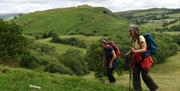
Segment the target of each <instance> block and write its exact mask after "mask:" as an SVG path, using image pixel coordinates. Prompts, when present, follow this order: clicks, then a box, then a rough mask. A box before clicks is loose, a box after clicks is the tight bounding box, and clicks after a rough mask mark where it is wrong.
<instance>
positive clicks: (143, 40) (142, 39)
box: [139, 35, 146, 43]
mask: <svg viewBox="0 0 180 91" xmlns="http://www.w3.org/2000/svg"><path fill="white" fill-rule="evenodd" d="M139 42H140V43H141V42H146V40H145V38H144V36H142V35H140V36H139Z"/></svg>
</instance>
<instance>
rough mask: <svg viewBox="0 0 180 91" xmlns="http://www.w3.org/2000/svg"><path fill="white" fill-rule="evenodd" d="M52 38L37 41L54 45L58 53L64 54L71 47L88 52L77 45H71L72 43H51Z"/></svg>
mask: <svg viewBox="0 0 180 91" xmlns="http://www.w3.org/2000/svg"><path fill="white" fill-rule="evenodd" d="M50 40H51V38H47V39H41V40H38V41H37V42H39V43H45V44H48V45H52V46H54V47H55V50H56V52H57V53H58V54H63V53H65V52H66V51H67V50H70V49H77V50H80V51H81V52H83V53H84V54H85V53H86V50H85V49H84V48H79V47H76V46H71V45H66V44H61V43H51V42H50Z"/></svg>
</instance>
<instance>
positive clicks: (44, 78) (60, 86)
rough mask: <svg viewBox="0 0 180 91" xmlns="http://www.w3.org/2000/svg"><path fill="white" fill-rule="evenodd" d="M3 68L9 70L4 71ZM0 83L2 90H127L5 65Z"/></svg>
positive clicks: (0, 72) (0, 74)
mask: <svg viewBox="0 0 180 91" xmlns="http://www.w3.org/2000/svg"><path fill="white" fill-rule="evenodd" d="M2 70H7V71H6V72H4V73H3V71H2ZM0 84H1V86H0V88H1V91H118V90H121V91H127V88H125V87H123V86H119V85H118V86H114V85H110V84H104V83H102V82H100V81H98V80H96V81H95V80H90V79H83V78H80V77H74V76H68V75H60V74H50V73H44V72H35V71H31V70H27V69H21V68H9V67H4V66H0ZM29 85H35V86H40V87H41V89H36V88H30V87H29Z"/></svg>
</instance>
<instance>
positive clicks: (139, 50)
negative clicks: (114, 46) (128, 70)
mask: <svg viewBox="0 0 180 91" xmlns="http://www.w3.org/2000/svg"><path fill="white" fill-rule="evenodd" d="M140 46H141V49H138V50H135V49H134V48H133V47H131V51H132V52H134V53H143V52H146V47H147V45H146V42H141V43H140Z"/></svg>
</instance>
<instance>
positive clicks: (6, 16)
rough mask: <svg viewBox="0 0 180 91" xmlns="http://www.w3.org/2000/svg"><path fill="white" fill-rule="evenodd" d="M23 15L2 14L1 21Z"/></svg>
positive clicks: (0, 15)
mask: <svg viewBox="0 0 180 91" xmlns="http://www.w3.org/2000/svg"><path fill="white" fill-rule="evenodd" d="M21 15H22V14H21V13H0V19H3V20H11V19H13V18H14V17H15V16H21Z"/></svg>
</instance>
